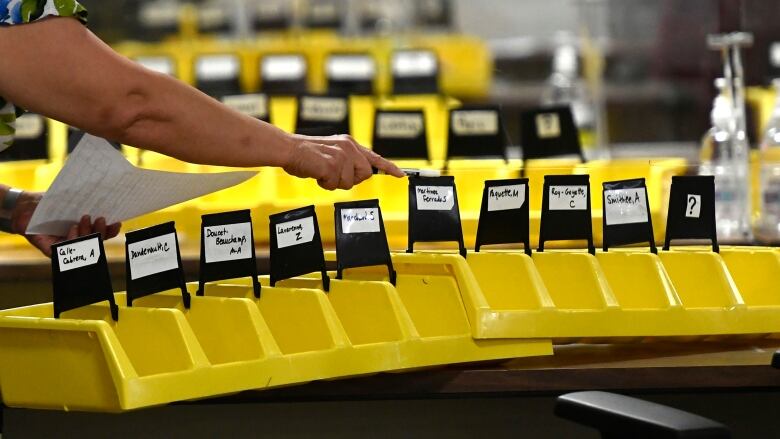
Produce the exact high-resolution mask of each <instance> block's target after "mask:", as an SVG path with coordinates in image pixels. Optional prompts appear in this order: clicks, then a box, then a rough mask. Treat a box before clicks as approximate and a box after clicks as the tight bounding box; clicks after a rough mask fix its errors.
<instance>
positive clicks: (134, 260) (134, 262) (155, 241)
mask: <svg viewBox="0 0 780 439" xmlns="http://www.w3.org/2000/svg"><path fill="white" fill-rule="evenodd" d="M127 255H128V257H129V258H130V259H129V261H130V279H132V280H136V279H140V278H142V277H146V276H151V275H153V274H157V273H162V272H164V271H169V270H175V269H176V268H178V267H179V258H178V257H177V256H176V235H175V234H173V233H168V234H166V235H162V236H155V237H154V238H150V239H145V240H143V241H138V242H134V243H132V244H127Z"/></svg>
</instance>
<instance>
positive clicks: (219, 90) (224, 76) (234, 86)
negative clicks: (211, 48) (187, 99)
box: [194, 53, 241, 99]
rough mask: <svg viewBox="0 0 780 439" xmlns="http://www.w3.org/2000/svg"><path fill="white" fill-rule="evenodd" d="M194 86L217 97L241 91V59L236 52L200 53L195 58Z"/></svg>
mask: <svg viewBox="0 0 780 439" xmlns="http://www.w3.org/2000/svg"><path fill="white" fill-rule="evenodd" d="M194 68H195V86H196V87H197V88H198V89H199V90H200V91H202V92H204V93H206V94H208V95H210V96H213V97H215V98H217V99H219V98H221V97H222V96H229V95H237V94H240V93H241V81H240V79H239V78H240V76H241V60H240V59H239V57H238V55H237V54H232V53H220V54H213V55H201V56H200V57H198V58H196V59H195V66H194Z"/></svg>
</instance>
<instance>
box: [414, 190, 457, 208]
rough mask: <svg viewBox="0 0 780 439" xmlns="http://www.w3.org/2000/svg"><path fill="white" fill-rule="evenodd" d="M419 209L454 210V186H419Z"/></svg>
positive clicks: (417, 192)
mask: <svg viewBox="0 0 780 439" xmlns="http://www.w3.org/2000/svg"><path fill="white" fill-rule="evenodd" d="M415 193H416V195H417V210H452V207H453V206H454V205H455V196H454V194H453V191H452V186H417V187H415Z"/></svg>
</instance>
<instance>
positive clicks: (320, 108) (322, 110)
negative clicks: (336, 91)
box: [301, 97, 347, 122]
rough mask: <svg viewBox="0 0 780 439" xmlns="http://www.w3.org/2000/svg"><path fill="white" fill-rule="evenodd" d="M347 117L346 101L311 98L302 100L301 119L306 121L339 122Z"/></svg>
mask: <svg viewBox="0 0 780 439" xmlns="http://www.w3.org/2000/svg"><path fill="white" fill-rule="evenodd" d="M346 117H347V100H346V99H341V98H309V97H305V98H302V99H301V118H303V119H304V120H314V121H325V122H339V121H342V120H344V119H345V118H346Z"/></svg>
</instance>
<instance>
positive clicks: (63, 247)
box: [51, 233, 119, 321]
mask: <svg viewBox="0 0 780 439" xmlns="http://www.w3.org/2000/svg"><path fill="white" fill-rule="evenodd" d="M51 254H52V257H51V273H52V282H53V287H54V294H53V296H54V318H59V317H60V314H61V313H63V312H65V311H69V310H71V309H76V308H80V307H82V306H87V305H92V304H93V303H98V302H102V301H104V300H107V301H108V303H109V306H110V308H111V318H113V319H114V321H118V320H119V307H117V305H116V302H114V290H113V288H112V286H111V276H110V274H109V273H108V263H107V262H106V252H105V250H104V249H103V239H102V238H101V237H100V234H99V233H93V234H91V235H87V236H82V237H80V238H76V239H72V240H70V241H63V242H60V243H57V244H54V245H52V246H51Z"/></svg>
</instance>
